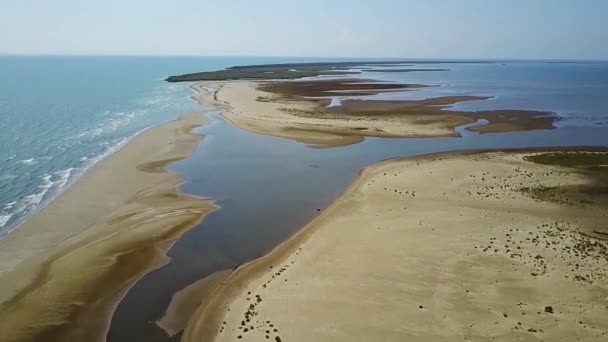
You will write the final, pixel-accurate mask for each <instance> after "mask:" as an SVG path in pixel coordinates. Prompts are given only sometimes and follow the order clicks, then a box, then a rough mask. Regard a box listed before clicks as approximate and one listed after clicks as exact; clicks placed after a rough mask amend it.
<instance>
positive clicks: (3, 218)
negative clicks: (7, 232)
mask: <svg viewBox="0 0 608 342" xmlns="http://www.w3.org/2000/svg"><path fill="white" fill-rule="evenodd" d="M11 217H13V215H11V214H8V215H0V228H1V227H4V226H5V225H6V224H7V223H8V221H9V220H10V219H11Z"/></svg>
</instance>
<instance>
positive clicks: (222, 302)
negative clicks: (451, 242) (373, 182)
mask: <svg viewBox="0 0 608 342" xmlns="http://www.w3.org/2000/svg"><path fill="white" fill-rule="evenodd" d="M551 151H566V152H569V151H592V152H604V153H605V152H606V151H607V149H606V148H595V147H590V148H584V147H572V148H571V147H555V148H514V149H500V150H464V151H453V152H447V153H446V152H440V153H430V154H424V155H420V156H415V157H406V158H395V159H387V160H384V161H380V162H378V163H376V164H373V165H370V166H368V167H366V168H364V169H363V170H361V171H360V173H359V176H358V177H357V178H356V180H355V181H354V182H353V183H352V184H351V185H350V186H349V187H348V188H347V189H346V190H345V191H344V193H343V194H342V195H340V197H339V198H338V199H337V200H336V201H334V202H333V203H332V204H331V205H330V206H329V207H328V208H327V209H325V210H324V211H323V212H322V213H321V214H320V215H319V216H317V217H316V218H314V219H313V220H312V221H311V222H309V223H308V224H306V225H305V226H304V227H302V228H301V229H300V230H298V231H297V232H296V233H295V234H294V235H293V236H291V237H290V238H288V239H287V240H286V241H284V242H283V243H281V244H280V245H278V246H276V247H275V248H274V249H273V250H272V251H270V252H269V253H268V254H265V255H264V256H262V257H260V258H258V259H255V260H252V261H250V262H248V263H246V264H243V265H241V266H239V267H238V268H237V269H235V270H234V271H233V272H232V273H231V274H230V275H229V276H228V277H227V278H226V279H225V280H224V281H222V282H221V283H220V284H219V285H217V286H216V287H215V288H214V289H213V291H212V292H211V293H210V294H208V295H207V298H210V300H208V302H207V303H204V304H203V305H201V306H200V307H199V308H198V309H197V311H196V313H195V315H193V316H192V317H191V318H190V322H189V324H188V326H187V327H186V329H185V330H184V335H183V338H182V341H184V342H193V341H198V340H201V339H204V340H209V341H211V340H215V339H216V338H217V337H218V336H219V333H221V332H223V331H225V330H226V329H227V327H226V317H227V316H228V315H229V314H233V313H234V310H232V312H231V310H230V308H231V306H232V305H233V304H234V302H235V301H237V300H238V301H240V303H246V304H247V305H249V303H250V302H249V301H248V300H249V298H247V302H245V300H244V297H245V296H246V295H245V294H244V292H245V291H246V289H250V291H249V292H247V294H248V295H250V296H253V294H252V291H254V289H253V288H248V286H250V285H251V284H252V283H256V282H258V280H260V278H262V277H264V276H265V275H270V274H271V273H273V270H272V268H273V266H274V267H275V269H276V268H279V267H280V264H281V263H282V262H284V261H285V260H287V259H290V258H291V257H294V255H297V254H298V253H299V252H300V251H301V249H302V248H301V246H303V245H304V244H306V243H307V242H308V241H309V240H311V238H313V237H314V235H315V234H316V233H317V232H319V230H320V229H321V228H322V227H323V225H324V224H326V223H327V222H328V221H330V220H332V216H333V215H334V212H335V211H336V209H337V208H339V207H341V206H343V205H344V204H345V202H348V201H350V200H352V198H353V196H354V194H355V193H356V192H357V191H358V190H359V188H360V187H361V186H362V185H363V183H365V182H367V181H368V180H369V179H368V178H370V177H371V176H373V175H374V173H376V171H377V170H380V169H383V168H387V167H390V166H391V165H399V164H400V163H416V164H418V163H423V162H425V161H432V160H435V159H449V158H459V157H477V156H479V157H481V158H483V157H484V156H485V155H490V154H509V153H510V154H525V153H532V154H534V153H541V152H551ZM358 196H360V194H359V195H358ZM292 264H293V262H292ZM287 267H288V265H287V264H286V266H284V268H281V270H279V271H278V273H276V274H275V275H273V276H272V279H274V277H275V276H278V275H280V273H282V272H283V271H285V270H286V268H287ZM291 277H293V275H292V276H291ZM290 280H291V279H290ZM285 281H287V279H285ZM270 282H271V279H268V281H267V282H265V283H264V286H263V287H264V288H266V285H265V284H269V283H270ZM257 285H258V286H259V285H260V284H257ZM296 285H298V284H297V283H296ZM258 290H260V287H258ZM318 290H320V289H318ZM318 290H317V291H318ZM255 291H257V290H255ZM256 296H257V295H256ZM264 298H266V297H265V296H264ZM253 303H255V301H254V302H253ZM259 303H261V298H259V299H258V302H257V304H259ZM257 304H252V305H257ZM245 306H246V305H245ZM233 309H234V308H233ZM243 310H245V308H243ZM237 312H238V310H237ZM247 312H250V310H247ZM278 312H282V311H281V309H279V310H278ZM233 315H234V314H233ZM257 315H258V312H257V311H255V312H253V311H252V312H251V314H250V315H249V317H255V316H257ZM245 317H248V316H247V314H246V315H245ZM240 319H241V318H238V320H239V321H240ZM222 320H223V322H222ZM248 322H249V321H248ZM237 325H238V324H237ZM271 327H272V325H271ZM258 328H259V327H258ZM266 328H268V327H266ZM245 331H246V330H245ZM275 331H276V330H275ZM233 337H236V334H234V336H233ZM292 337H293V336H292ZM239 338H240V337H239ZM266 338H268V337H266ZM260 340H262V338H260Z"/></svg>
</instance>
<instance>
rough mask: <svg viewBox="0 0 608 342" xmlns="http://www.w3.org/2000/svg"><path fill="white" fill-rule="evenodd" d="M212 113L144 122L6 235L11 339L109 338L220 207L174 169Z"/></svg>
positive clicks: (0, 285) (1, 280) (1, 290)
mask: <svg viewBox="0 0 608 342" xmlns="http://www.w3.org/2000/svg"><path fill="white" fill-rule="evenodd" d="M203 122H204V117H203V116H202V114H200V113H193V114H188V115H184V116H182V117H180V118H178V119H177V120H175V121H172V122H168V123H166V124H163V125H160V126H157V127H154V128H151V129H149V130H147V131H145V132H143V133H142V134H140V135H139V136H137V137H135V138H134V139H133V140H132V141H130V142H129V143H127V144H126V145H125V146H124V147H122V148H121V149H120V150H118V151H116V152H115V153H114V154H112V155H111V156H109V157H107V158H106V159H104V160H102V161H100V162H99V163H97V164H96V165H94V166H93V167H92V168H91V169H90V170H87V172H85V174H84V175H83V176H82V177H81V178H80V179H78V180H77V181H76V183H75V184H73V185H72V186H71V187H70V188H69V189H67V190H66V191H65V192H64V193H62V194H61V195H60V196H59V197H58V198H56V199H55V200H54V201H52V202H51V203H50V204H49V205H48V206H46V207H45V208H43V209H42V210H40V211H39V212H38V213H36V214H35V215H34V216H33V217H32V218H30V219H29V220H28V221H26V222H25V223H24V224H23V225H21V226H20V227H19V228H18V229H17V230H16V231H15V232H13V233H12V234H11V235H10V236H8V237H7V238H5V239H3V240H0V259H2V261H3V262H2V266H1V267H2V268H1V269H0V340H1V341H3V342H10V341H47V340H52V341H85V340H86V341H105V335H106V332H107V329H108V326H109V322H110V318H111V315H112V313H113V312H114V309H115V307H116V305H117V304H118V302H119V301H120V299H121V298H122V297H123V296H124V294H125V293H126V291H128V289H129V288H130V287H131V286H132V285H133V284H134V283H135V282H136V281H137V280H138V279H140V278H141V277H143V276H144V275H145V274H147V273H148V272H150V271H152V270H154V269H156V268H158V267H161V266H162V265H164V264H166V263H167V262H168V261H169V260H168V258H167V256H166V252H167V250H168V249H169V248H170V247H171V245H172V244H173V242H174V241H175V240H176V239H178V238H179V237H180V236H181V235H182V234H183V233H184V232H186V231H187V230H188V229H190V228H191V227H193V226H194V225H196V224H197V223H199V222H200V221H201V220H202V218H203V217H204V216H205V215H206V214H208V213H210V212H211V211H213V210H214V209H215V206H214V204H213V203H212V202H210V201H208V200H205V199H202V198H196V197H191V196H185V195H182V194H181V193H180V192H179V191H178V187H179V185H180V184H181V182H182V179H181V177H180V176H178V175H176V174H173V173H170V172H167V171H166V169H167V167H168V166H169V165H170V164H171V163H173V162H175V161H178V160H181V159H184V158H186V157H187V156H188V155H190V153H191V152H192V151H193V149H194V148H195V146H196V144H197V143H198V141H199V140H200V139H201V138H202V136H200V135H197V134H193V133H191V131H192V129H193V128H195V127H197V126H200V125H202V124H203Z"/></svg>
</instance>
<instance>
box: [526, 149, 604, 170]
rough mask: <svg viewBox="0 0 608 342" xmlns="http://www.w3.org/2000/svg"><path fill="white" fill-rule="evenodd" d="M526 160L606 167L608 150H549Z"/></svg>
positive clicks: (545, 163)
mask: <svg viewBox="0 0 608 342" xmlns="http://www.w3.org/2000/svg"><path fill="white" fill-rule="evenodd" d="M524 160H526V161H529V162H533V163H537V164H543V165H556V166H565V167H584V168H588V167H594V168H605V167H606V166H608V152H581V151H563V152H547V153H541V154H536V155H531V156H525V157H524Z"/></svg>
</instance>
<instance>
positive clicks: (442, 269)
mask: <svg viewBox="0 0 608 342" xmlns="http://www.w3.org/2000/svg"><path fill="white" fill-rule="evenodd" d="M607 205H608V152H605V151H602V152H588V151H530V152H525V151H516V152H486V153H451V154H441V155H430V156H423V157H415V158H408V159H403V160H390V161H386V162H382V163H379V164H376V165H374V166H371V167H369V168H367V169H366V170H364V171H363V172H362V174H361V175H360V177H359V179H358V180H357V181H356V182H355V183H354V184H353V185H352V186H351V187H350V188H349V189H348V191H346V193H345V194H344V195H343V196H342V197H341V198H340V199H339V200H338V201H336V202H335V203H334V204H333V205H332V206H331V207H330V208H329V209H328V210H326V211H325V212H323V213H322V214H321V215H320V216H319V217H318V218H316V219H315V220H314V221H313V222H311V223H310V224H309V225H308V226H307V227H305V228H304V229H303V230H301V231H300V232H299V233H298V234H296V235H295V236H294V237H292V238H291V239H290V240H289V241H287V242H286V243H284V244H282V245H281V246H279V247H278V248H276V249H275V250H274V251H273V252H272V253H270V254H269V255H267V256H265V257H262V258H260V259H258V260H256V261H254V262H251V263H249V264H247V265H244V266H243V267H241V268H239V269H238V270H237V271H236V272H234V273H233V274H232V275H231V276H230V277H229V278H228V280H226V281H225V282H224V283H223V284H221V285H220V286H218V287H217V288H216V289H215V290H214V292H213V293H212V294H211V299H209V300H208V301H206V302H205V303H204V304H203V305H202V306H201V307H199V309H198V310H197V312H196V314H195V316H194V317H193V318H192V319H191V320H190V324H189V326H188V327H187V329H186V331H185V333H184V338H183V340H184V341H187V342H194V341H212V340H213V341H338V340H340V341H403V340H413V341H455V340H473V341H488V340H493V341H514V340H521V341H541V340H542V341H575V340H580V341H604V340H607V339H608V319H607V317H608V314H607V312H608V311H607V310H608V306H607V305H608V302H607V301H606V298H608V297H607V296H608V241H607V240H608V230H607V228H606V222H608V210H607Z"/></svg>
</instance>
